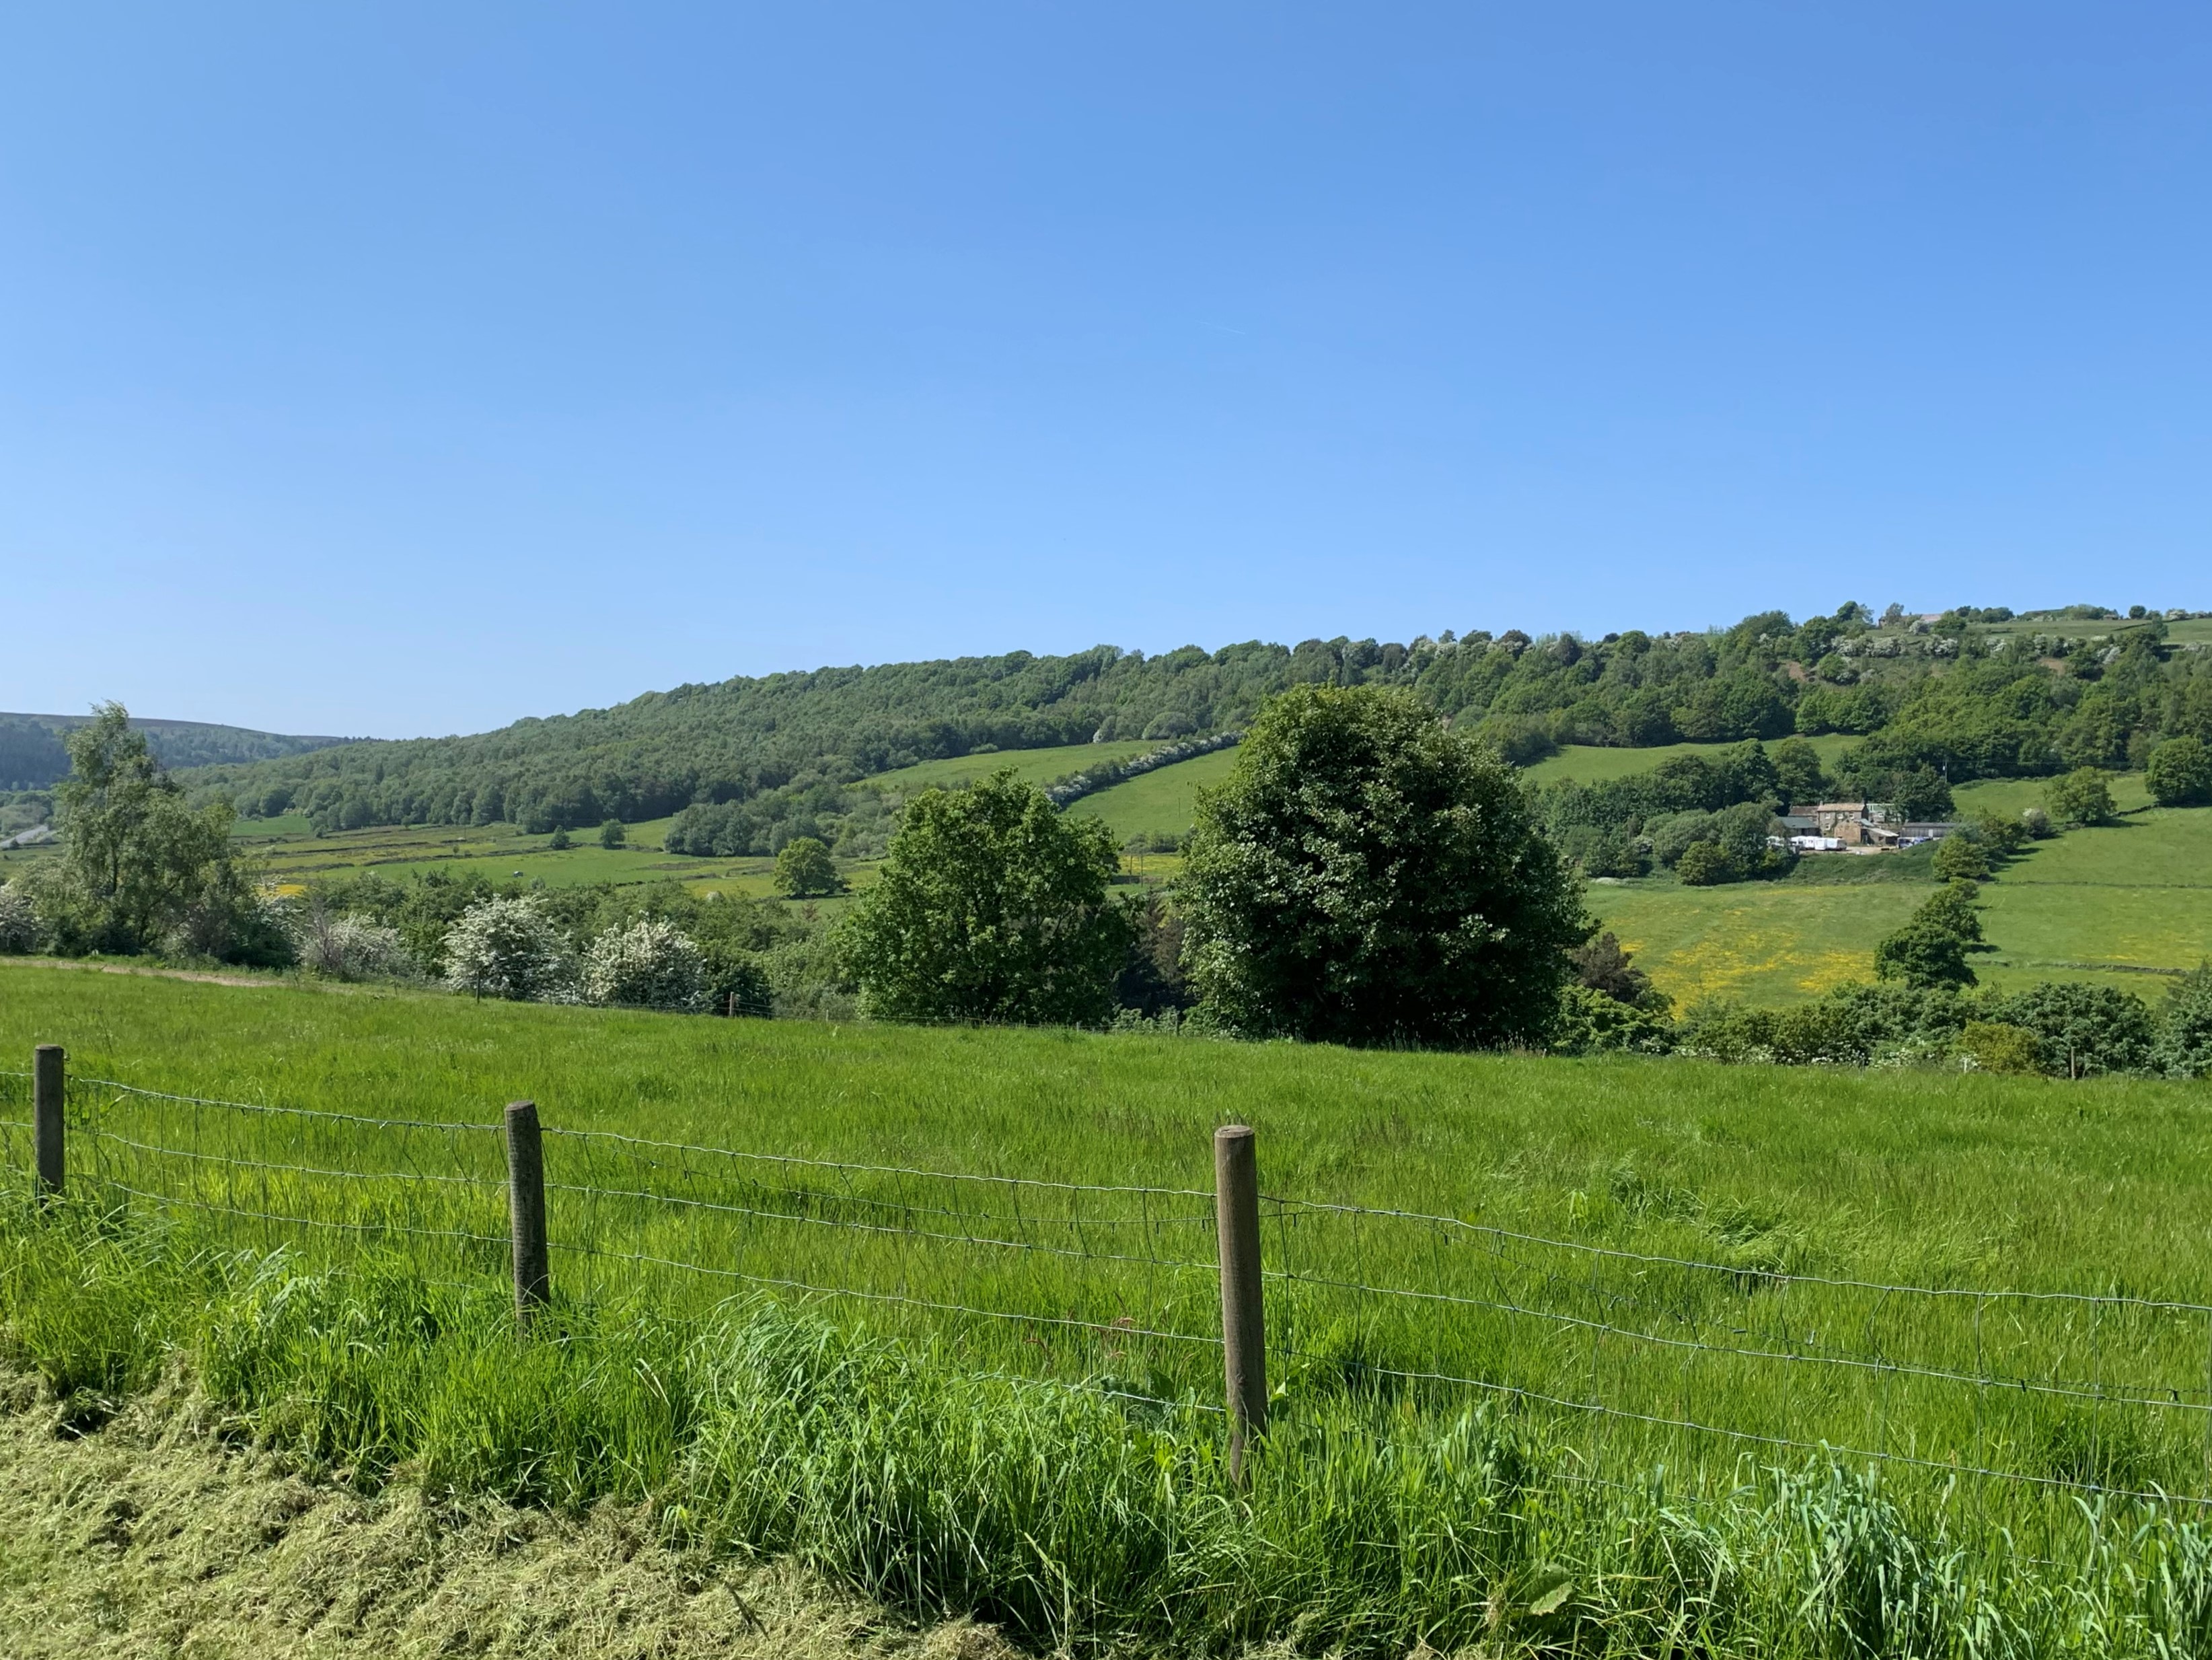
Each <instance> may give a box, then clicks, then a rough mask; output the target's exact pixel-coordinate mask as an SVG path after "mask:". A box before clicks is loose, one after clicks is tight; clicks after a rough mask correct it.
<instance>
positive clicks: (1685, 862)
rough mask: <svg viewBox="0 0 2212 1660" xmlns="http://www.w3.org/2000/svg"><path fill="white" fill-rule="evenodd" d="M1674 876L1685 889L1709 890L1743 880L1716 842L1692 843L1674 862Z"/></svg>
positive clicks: (1726, 850) (1724, 851)
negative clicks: (1680, 881)
mask: <svg viewBox="0 0 2212 1660" xmlns="http://www.w3.org/2000/svg"><path fill="white" fill-rule="evenodd" d="M1674 874H1675V875H1677V876H1679V877H1680V878H1681V879H1682V884H1683V885H1684V886H1686V887H1692V888H1710V887H1714V886H1717V885H1719V884H1721V883H1723V882H1738V881H1741V880H1742V879H1743V872H1742V871H1741V869H1740V868H1739V867H1738V866H1737V865H1736V862H1735V860H1734V859H1732V858H1730V857H1729V852H1728V849H1727V848H1723V846H1721V844H1720V843H1719V842H1691V843H1690V845H1689V846H1688V847H1686V848H1683V849H1682V853H1681V856H1680V858H1678V859H1677V860H1675V861H1674Z"/></svg>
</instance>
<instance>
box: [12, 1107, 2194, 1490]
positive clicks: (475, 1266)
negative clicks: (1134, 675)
mask: <svg viewBox="0 0 2212 1660" xmlns="http://www.w3.org/2000/svg"><path fill="white" fill-rule="evenodd" d="M29 1096H30V1080H29V1079H28V1075H27V1074H23V1073H0V1155H4V1158H5V1159H6V1162H7V1165H8V1168H9V1169H10V1170H12V1171H24V1170H27V1168H28V1165H29V1149H28V1137H29V1128H28V1117H29V1113H28V1108H29ZM66 1106H67V1110H66V1119H67V1129H68V1134H69V1138H70V1141H69V1146H70V1180H71V1182H72V1183H73V1184H75V1183H82V1184H83V1185H84V1186H85V1187H86V1188H87V1189H89V1190H90V1191H92V1192H94V1193H97V1194H100V1195H105V1196H106V1197H107V1198H108V1199H109V1200H111V1201H114V1202H119V1203H124V1204H128V1205H131V1206H136V1207H144V1208H149V1209H153V1210H156V1211H177V1212H181V1213H193V1214H197V1215H199V1216H201V1217H203V1218H205V1219H209V1220H210V1222H211V1223H212V1224H213V1225H216V1226H218V1227H219V1228H221V1229H222V1231H223V1232H224V1235H225V1237H234V1238H237V1239H240V1240H241V1241H247V1242H251V1243H255V1244H258V1245H261V1246H264V1247H267V1248H271V1249H274V1248H276V1247H279V1246H282V1247H284V1248H288V1249H290V1250H295V1251H298V1252H301V1253H302V1254H303V1255H306V1256H310V1257H313V1258H317V1259H319V1260H327V1261H332V1262H337V1261H342V1260H344V1259H346V1258H348V1257H349V1256H357V1255H359V1254H362V1253H364V1252H369V1251H375V1252H390V1251H392V1250H403V1251H404V1252H405V1253H407V1254H408V1255H409V1256H410V1257H412V1258H414V1259H415V1260H416V1262H419V1263H420V1264H422V1268H423V1269H424V1271H425V1272H428V1273H433V1274H436V1273H444V1274H453V1275H455V1276H458V1277H459V1278H461V1279H464V1280H469V1281H471V1282H476V1283H483V1282H485V1281H488V1280H489V1281H495V1280H497V1279H498V1278H500V1277H501V1276H504V1275H505V1274H507V1270H508V1266H509V1252H510V1249H511V1238H510V1234H509V1231H508V1227H507V1221H508V1217H507V1168H506V1163H505V1157H506V1155H505V1150H504V1145H503V1142H502V1139H501V1131H500V1128H499V1127H498V1126H497V1125H495V1124H493V1123H490V1122H477V1123H471V1122H447V1121H436V1120H428V1119H414V1118H407V1117H400V1116H390V1117H385V1116H364V1115H360V1114H348V1113H337V1112H330V1111H324V1110H315V1109H310V1108H304V1107H291V1106H272V1105H268V1104H251V1103H242V1102H229V1101H222V1100H216V1099H210V1098H201V1097H195V1096H189V1095H181V1094H175V1093H169V1092H164V1091H154V1090H148V1089H143V1088H141V1087H138V1086H137V1085H131V1084H127V1083H123V1082H119V1081H116V1080H111V1079H90V1078H72V1079H70V1083H69V1088H68V1095H67V1104H66ZM1263 1156H1264V1155H1263ZM544 1166H545V1182H544V1186H545V1191H546V1195H547V1207H548V1211H549V1213H550V1225H549V1228H548V1243H549V1245H550V1253H551V1256H552V1264H553V1266H552V1274H553V1282H554V1285H555V1286H556V1289H557V1291H558V1292H559V1293H560V1294H561V1295H562V1297H564V1298H578V1299H610V1298H636V1297H649V1298H653V1299H654V1300H655V1301H656V1303H658V1304H663V1305H666V1306H670V1307H672V1308H674V1309H677V1310H683V1309H685V1308H689V1309H691V1310H700V1311H703V1310H707V1309H709V1308H712V1307H713V1306H714V1305H716V1304H719V1303H720V1302H721V1301H723V1300H726V1298H728V1297H730V1296H731V1295H732V1294H733V1293H739V1292H758V1293H767V1294H775V1295H778V1296H793V1297H799V1298H809V1299H819V1300H821V1301H823V1302H824V1303H829V1304H849V1305H851V1306H853V1307H854V1308H859V1309H866V1310H868V1311H869V1315H870V1319H871V1322H872V1323H878V1324H883V1325H886V1326H889V1327H890V1328H892V1329H896V1330H897V1331H900V1332H902V1333H905V1334H908V1335H915V1336H916V1337H919V1338H921V1339H923V1340H926V1341H928V1342H930V1343H932V1344H933V1345H936V1346H938V1347H940V1348H942V1349H943V1350H944V1351H945V1352H946V1353H949V1354H951V1355H952V1356H954V1357H956V1358H957V1359H958V1360H959V1361H960V1362H961V1363H962V1364H963V1365H967V1366H968V1367H969V1368H970V1369H971V1370H973V1371H976V1372H978V1373H981V1374H986V1375H990V1376H1001V1377H1012V1378H1019V1379H1022V1380H1024V1381H1026V1382H1030V1383H1051V1384H1073V1385H1077V1386H1080V1387H1083V1388H1086V1389H1097V1390H1099V1391H1102V1392H1103V1393H1105V1394H1107V1395H1112V1396H1115V1397H1117V1398H1122V1399H1126V1400H1128V1401H1130V1402H1150V1403H1155V1404H1158V1403H1179V1404H1181V1405H1182V1406H1185V1407H1190V1408H1200V1409H1204V1410H1207V1411H1212V1412H1218V1411H1220V1410H1221V1409H1222V1408H1221V1407H1220V1405H1219V1402H1220V1401H1221V1398H1222V1387H1223V1386H1222V1366H1223V1354H1222V1347H1223V1338H1222V1324H1221V1321H1222V1308H1221V1301H1220V1298H1221V1290H1220V1279H1219V1271H1220V1260H1221V1259H1220V1250H1219V1241H1218V1237H1217V1223H1216V1213H1215V1209H1214V1197H1215V1196H1214V1195H1213V1194H1212V1193H1211V1192H1209V1191H1206V1190H1202V1189H1178V1188H1169V1187H1150V1186H1139V1185H1110V1184H1096V1185H1093V1184H1082V1183H1063V1182H1052V1181H1044V1180H1036V1179H1030V1178H1026V1177H1011V1176H1004V1175H973V1174H961V1173H956V1172H949V1171H932V1170H925V1169H916V1168H909V1167H905V1166H899V1165H891V1164H864V1163H848V1162H836V1161H831V1160H826V1159H818V1158H800V1157H794V1156H790V1155H785V1154H778V1153H766V1152H744V1151H739V1150H736V1149H732V1148H727V1147H715V1146H698V1145H692V1144H687V1143H678V1142H670V1141H662V1140H651V1139H648V1138H645V1137H640V1136H635V1135H628V1134H615V1133H612V1132H609V1131H604V1130H581V1129H568V1128H557V1127H556V1128H548V1129H547V1130H546V1132H545V1134H544ZM1261 1217H1262V1237H1263V1268H1262V1273H1263V1278H1264V1285H1265V1287H1266V1303H1267V1310H1266V1319H1267V1353H1268V1357H1269V1359H1268V1364H1269V1367H1270V1370H1271V1371H1272V1373H1273V1379H1274V1381H1275V1383H1276V1385H1277V1389H1278V1394H1279V1397H1280V1398H1281V1399H1283V1400H1284V1401H1285V1402H1286V1403H1288V1404H1289V1405H1290V1406H1291V1407H1293V1408H1294V1407H1295V1405H1296V1403H1297V1402H1300V1401H1302V1400H1307V1399H1322V1398H1328V1397H1334V1396H1338V1395H1362V1394H1368V1395H1372V1394H1377V1393H1383V1392H1388V1393H1389V1394H1390V1395H1393V1396H1394V1397H1409V1398H1411V1399H1412V1400H1413V1402H1415V1403H1417V1404H1422V1403H1426V1404H1433V1405H1435V1406H1437V1407H1438V1408H1444V1409H1451V1408H1455V1407H1462V1406H1464V1405H1465V1404H1467V1403H1468V1402H1474V1401H1478V1400H1487V1401H1491V1402H1497V1403H1498V1404H1499V1406H1500V1407H1501V1408H1503V1409H1506V1410H1510V1411H1513V1412H1516V1413H1520V1414H1528V1415H1530V1416H1532V1417H1535V1418H1539V1419H1541V1420H1543V1421H1544V1422H1545V1423H1546V1424H1547V1425H1549V1426H1553V1427H1554V1428H1556V1429H1557V1430H1558V1432H1559V1434H1560V1435H1561V1436H1562V1437H1563V1438H1565V1439H1567V1440H1569V1441H1571V1443H1572V1445H1573V1447H1574V1450H1575V1451H1576V1455H1577V1459H1578V1461H1579V1465H1580V1468H1581V1470H1582V1473H1583V1476H1584V1477H1586V1478H1587V1479H1590V1480H1594V1481H1606V1480H1607V1479H1608V1477H1607V1469H1608V1468H1612V1469H1613V1471H1614V1473H1615V1475H1617V1476H1622V1477H1625V1476H1626V1475H1628V1474H1630V1473H1631V1472H1632V1471H1636V1470H1641V1469H1644V1468H1650V1466H1651V1465H1652V1463H1653V1462H1668V1463H1669V1464H1670V1465H1671V1467H1672V1468H1675V1469H1677V1470H1697V1469H1700V1468H1711V1469H1720V1468H1725V1467H1727V1466H1728V1464H1729V1461H1731V1460H1735V1459H1740V1458H1741V1456H1745V1455H1747V1454H1749V1455H1753V1456H1760V1457H1765V1458H1769V1459H1782V1458H1802V1457H1814V1456H1819V1457H1835V1458H1842V1459H1845V1460H1848V1461H1850V1462H1855V1463H1866V1464H1879V1465H1883V1466H1887V1467H1891V1468H1895V1469H1897V1470H1899V1471H1912V1472H1917V1473H1920V1474H1921V1475H1925V1476H1927V1477H1929V1478H1930V1479H1931V1480H1932V1481H1935V1482H1936V1484H1938V1485H1939V1486H1946V1487H1959V1486H1960V1485H1961V1484H1964V1485H1965V1486H1966V1487H1971V1488H1972V1489H1973V1490H1974V1491H1976V1492H1977V1493H1981V1492H1983V1491H1984V1490H1986V1489H1992V1488H1994V1489H1996V1490H2001V1491H2008V1492H2013V1493H2025V1494H2030V1495H2045V1496H2053V1497H2056V1498H2057V1499H2062V1500H2063V1501H2064V1502H2065V1503H2066V1504H2068V1505H2071V1504H2073V1503H2074V1502H2075V1501H2076V1500H2077V1499H2081V1498H2082V1497H2084V1496H2087V1495H2118V1496H2123V1497H2126V1498H2129V1499H2139V1500H2142V1501H2144V1502H2148V1503H2154V1504H2159V1505H2166V1506H2170V1507H2192V1508H2201V1507H2203V1506H2206V1505H2212V1304H2205V1303H2199V1302H2193V1301H2187V1300H2180V1299H2177V1298H2160V1297H2150V1296H2139V1295H2134V1294H2130V1293H2127V1292H2124V1291H2121V1290H2118V1289H2115V1290H2111V1291H2106V1292H2078V1291H2067V1290H2034V1289H2015V1288H2005V1287H1991V1288H1981V1287H1972V1286H1941V1285H1911V1284H1893V1283H1886V1282H1882V1281H1879V1280H1866V1279H1855V1278H1849V1277H1838V1276H1823V1275H1820V1274H1809V1273H1802V1272H1795V1271H1792V1270H1791V1269H1790V1267H1789V1265H1788V1263H1787V1262H1786V1260H1780V1261H1778V1260H1776V1256H1775V1254H1774V1253H1773V1251H1771V1250H1769V1249H1768V1248H1766V1247H1765V1246H1763V1245H1760V1244H1759V1242H1757V1241H1753V1242H1750V1245H1751V1248H1749V1249H1747V1250H1746V1252H1745V1254H1744V1256H1743V1257H1742V1260H1739V1261H1703V1260H1698V1259H1695V1258H1692V1257H1687V1256H1667V1255H1662V1254H1656V1253H1641V1252H1637V1251H1634V1250H1626V1249H1622V1248H1620V1246H1618V1245H1613V1244H1607V1243H1601V1242H1596V1241H1589V1240H1577V1239H1572V1238H1552V1237H1542V1236H1540V1235H1536V1234H1532V1233H1528V1232H1521V1231H1513V1230H1510V1229H1507V1228H1503V1227H1498V1226H1495V1225H1486V1224H1482V1223H1479V1222H1475V1221H1471V1220H1468V1219H1461V1218H1456V1217H1452V1216H1446V1215H1433V1214H1425V1213H1418V1212H1413V1211H1408V1210H1394V1209H1389V1208H1383V1207H1362V1206H1358V1205H1352V1204H1343V1203H1323V1202H1318V1201H1307V1200H1301V1199H1297V1198H1292V1197H1281V1196H1267V1197H1263V1199H1262V1201H1261ZM1978 1502H1985V1501H1978Z"/></svg>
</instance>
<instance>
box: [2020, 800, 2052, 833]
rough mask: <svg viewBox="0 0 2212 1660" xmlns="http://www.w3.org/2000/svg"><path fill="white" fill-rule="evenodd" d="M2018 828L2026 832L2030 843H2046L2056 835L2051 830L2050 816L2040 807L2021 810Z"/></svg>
mask: <svg viewBox="0 0 2212 1660" xmlns="http://www.w3.org/2000/svg"><path fill="white" fill-rule="evenodd" d="M2020 827H2021V829H2022V830H2026V831H2027V836H2028V839H2029V840H2030V841H2032V842H2047V841H2049V840H2050V839H2051V837H2052V836H2056V835H2057V834H2058V832H2057V830H2054V829H2052V828H2051V815H2050V814H2049V813H2048V812H2045V811H2044V810H2043V809H2042V808H2041V807H2023V808H2021V814H2020Z"/></svg>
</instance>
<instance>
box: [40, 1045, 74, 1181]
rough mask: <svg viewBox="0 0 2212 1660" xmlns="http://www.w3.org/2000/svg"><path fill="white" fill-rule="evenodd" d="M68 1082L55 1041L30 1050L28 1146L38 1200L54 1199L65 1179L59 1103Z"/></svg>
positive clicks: (66, 1166)
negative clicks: (36, 1175)
mask: <svg viewBox="0 0 2212 1660" xmlns="http://www.w3.org/2000/svg"><path fill="white" fill-rule="evenodd" d="M68 1081H69V1075H68V1073H67V1072H66V1071H65V1070H64V1057H63V1054H62V1046H61V1045H60V1044H59V1043H41V1044H40V1045H39V1046H38V1047H37V1048H36V1049H33V1050H32V1051H31V1146H32V1152H33V1163H34V1164H36V1165H37V1167H38V1181H37V1191H38V1195H39V1197H40V1199H41V1200H46V1199H58V1198H59V1197H60V1196H61V1192H62V1185H63V1183H64V1181H66V1180H67V1178H68V1161H67V1159H66V1158H65V1157H64V1151H63V1146H62V1122H63V1118H62V1103H63V1100H64V1096H65V1095H66V1093H67V1090H68Z"/></svg>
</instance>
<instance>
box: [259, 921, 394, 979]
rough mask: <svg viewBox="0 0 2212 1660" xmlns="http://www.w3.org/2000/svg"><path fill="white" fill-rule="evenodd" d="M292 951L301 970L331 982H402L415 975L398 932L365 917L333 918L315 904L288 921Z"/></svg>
mask: <svg viewBox="0 0 2212 1660" xmlns="http://www.w3.org/2000/svg"><path fill="white" fill-rule="evenodd" d="M290 933H291V935H292V945H293V950H294V952H295V954H296V956H297V959H298V961H299V964H300V966H301V968H303V969H306V970H308V971H309V972H311V973H314V974H320V975H325V976H329V977H330V978H331V979H333V980H382V979H404V978H408V977H410V976H412V975H413V974H414V973H415V972H416V969H415V959H414V958H412V957H410V955H409V954H408V952H407V945H406V942H405V941H404V940H403V939H400V937H399V930H398V929H397V928H389V927H384V926H382V925H381V924H380V923H378V922H377V921H374V920H373V919H372V918H369V917H366V916H354V915H345V916H333V915H331V913H330V911H329V909H328V908H327V907H325V906H323V905H320V904H317V905H314V906H313V907H311V908H310V909H308V911H307V914H306V915H302V916H296V917H294V918H293V919H291V927H290Z"/></svg>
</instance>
